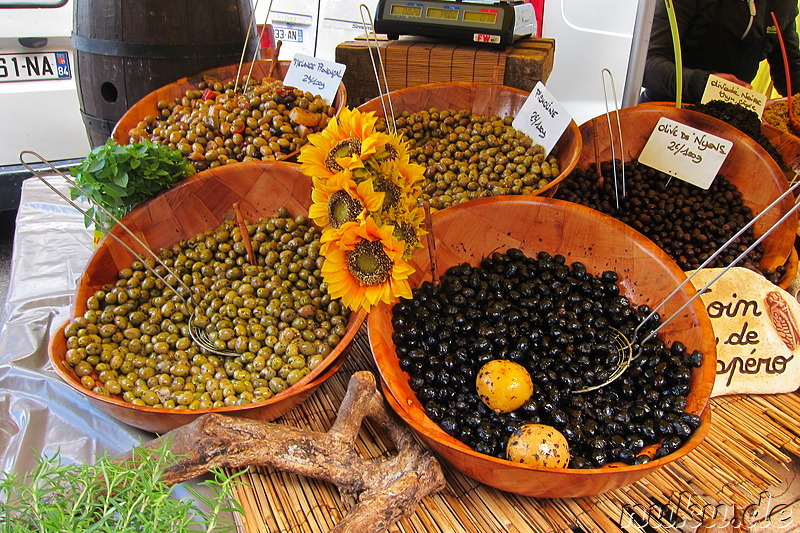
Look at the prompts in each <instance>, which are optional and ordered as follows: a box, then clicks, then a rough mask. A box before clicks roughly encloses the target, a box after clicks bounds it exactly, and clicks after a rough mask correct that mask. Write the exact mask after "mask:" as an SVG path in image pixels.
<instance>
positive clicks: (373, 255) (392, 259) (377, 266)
mask: <svg viewBox="0 0 800 533" xmlns="http://www.w3.org/2000/svg"><path fill="white" fill-rule="evenodd" d="M393 231H394V226H390V225H385V226H382V227H378V226H377V225H376V224H375V221H374V220H373V219H372V218H371V217H367V219H366V220H365V221H364V222H363V223H358V222H347V223H345V224H344V225H342V227H341V228H339V229H338V230H336V231H326V232H324V233H323V235H322V243H323V246H324V247H325V263H324V264H323V266H322V277H323V279H324V280H325V282H326V283H327V284H328V293H329V294H330V295H331V298H341V299H342V303H343V304H344V305H346V306H347V307H349V308H350V309H353V310H357V309H361V308H363V309H364V310H365V311H369V310H370V307H371V306H373V305H376V304H378V303H380V302H385V303H393V302H395V301H397V299H398V298H411V286H410V285H409V283H408V276H410V275H411V274H412V273H413V272H414V268H413V267H411V266H410V265H409V264H408V263H406V262H405V261H404V260H403V252H404V249H405V243H403V241H398V240H396V239H395V238H394V237H393V236H392V233H393Z"/></svg>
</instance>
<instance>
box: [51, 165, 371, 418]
mask: <svg viewBox="0 0 800 533" xmlns="http://www.w3.org/2000/svg"><path fill="white" fill-rule="evenodd" d="M237 202H238V203H239V204H240V209H241V212H242V214H243V216H244V218H246V219H249V220H257V219H259V218H261V217H266V216H273V215H275V213H276V212H277V211H278V209H279V208H280V207H285V208H286V209H288V210H289V212H290V213H291V214H292V215H293V216H298V215H301V214H307V213H308V207H309V205H311V180H310V178H308V177H307V176H305V175H304V174H303V173H302V172H301V170H300V167H299V165H297V164H295V163H286V162H275V161H247V162H244V163H239V164H236V165H225V166H222V167H218V168H214V169H209V170H206V171H204V172H200V173H198V174H196V175H194V176H193V177H191V178H189V179H187V180H185V181H183V182H182V183H180V184H179V185H177V186H176V187H174V188H173V189H170V190H168V191H166V192H165V193H163V194H161V195H159V196H157V197H155V198H153V199H152V200H150V201H148V202H147V203H145V204H143V205H141V206H139V207H137V208H136V209H134V210H133V211H131V212H130V213H129V214H128V215H127V216H125V218H123V220H122V221H123V223H124V224H125V225H126V226H127V227H128V228H130V229H131V230H132V231H133V232H134V233H135V234H136V235H137V236H138V237H139V238H140V239H141V240H142V241H143V242H144V243H145V244H146V245H147V246H148V247H149V248H151V249H152V250H155V251H158V250H159V249H160V248H162V247H167V246H171V245H172V244H174V243H177V242H179V241H181V240H183V239H186V238H191V237H193V236H194V235H196V234H198V233H201V232H204V231H207V230H209V229H213V228H215V227H217V226H218V225H219V224H220V223H222V221H223V220H230V219H231V217H233V211H232V206H233V204H234V203H237ZM112 232H113V234H114V235H116V236H117V237H119V238H120V239H121V240H122V241H123V242H125V243H127V244H128V245H129V246H130V247H131V248H132V249H134V250H136V251H137V253H141V254H142V257H148V256H147V255H146V253H145V252H144V250H142V249H141V246H139V245H138V244H136V243H135V241H134V239H132V238H131V237H130V235H128V234H127V233H126V232H125V231H124V230H123V229H122V228H121V227H119V225H117V226H115V227H114V228H113V230H112ZM133 260H134V256H133V255H132V254H131V253H130V252H129V251H128V250H126V249H125V248H124V247H123V246H122V245H121V244H120V243H119V242H117V241H116V240H115V239H114V238H113V237H110V236H106V237H104V238H103V239H102V240H101V241H100V242H99V244H98V246H97V249H96V250H95V252H94V253H93V254H92V257H91V258H90V259H89V263H88V264H87V266H86V269H85V271H84V273H83V275H82V276H81V278H80V280H79V282H78V288H77V290H76V293H75V301H74V304H73V312H72V316H73V317H78V316H82V315H83V314H84V312H85V311H86V309H87V299H88V298H89V297H90V296H91V295H92V294H94V293H95V291H97V290H98V289H100V288H101V287H102V286H103V285H105V284H108V283H114V282H115V281H116V279H117V273H118V272H119V271H120V270H121V269H123V268H126V267H129V266H130V264H131V262H132V261H133ZM365 317H366V313H363V312H361V313H353V314H351V316H350V320H349V323H348V325H347V329H346V332H345V334H344V336H343V337H342V340H341V341H340V342H339V344H338V345H337V346H336V347H335V348H334V349H333V350H332V351H331V353H330V354H329V355H328V356H327V357H326V358H325V359H324V360H323V361H322V363H320V365H319V366H317V367H316V368H314V370H312V371H311V373H309V374H308V375H306V376H305V377H304V378H303V379H301V380H300V381H298V382H297V383H296V384H294V385H293V386H291V387H289V388H287V389H286V390H285V391H284V392H282V393H280V394H276V395H275V396H273V397H272V398H270V399H269V400H266V401H263V402H256V403H252V404H249V405H244V406H230V407H220V408H214V409H198V410H189V409H158V408H152V407H142V406H137V405H133V404H130V403H128V402H125V401H123V400H122V398H120V397H114V396H111V397H106V396H102V395H99V394H96V393H94V392H92V391H90V390H87V389H86V388H84V387H83V386H82V385H81V383H80V380H79V379H78V378H77V377H76V376H75V374H74V372H73V371H72V370H71V369H70V368H69V367H68V366H67V365H66V364H65V362H64V357H65V354H66V341H65V338H64V335H63V328H62V329H61V330H59V331H58V332H57V333H56V334H55V335H54V336H53V338H52V339H51V341H50V344H49V356H50V361H51V363H52V365H53V368H54V369H55V371H56V372H57V373H58V374H59V376H61V378H62V379H64V381H66V382H67V383H68V384H69V385H70V386H71V387H73V388H74V389H76V390H77V391H79V392H81V393H82V394H85V395H86V396H88V397H89V399H90V400H91V401H92V402H93V403H95V404H96V405H97V406H98V407H100V409H102V410H103V411H105V412H106V413H108V414H109V415H111V416H113V417H115V418H117V419H119V420H121V421H123V422H125V423H127V424H130V425H132V426H135V427H138V428H141V429H144V430H147V431H152V432H154V433H163V432H166V431H169V430H170V429H173V428H175V427H177V426H180V425H183V424H187V423H189V422H191V421H192V420H194V419H195V418H197V417H198V416H200V415H201V414H204V413H208V412H215V413H223V414H226V415H231V416H243V417H248V418H257V419H261V420H272V419H274V418H277V417H279V416H281V415H282V414H284V413H286V412H287V411H289V410H290V409H292V408H293V407H294V406H295V405H297V404H299V403H300V402H302V401H303V400H305V399H306V398H307V397H308V396H309V395H310V394H311V393H312V392H314V390H315V389H316V388H317V387H318V386H319V385H320V384H321V383H322V382H323V381H324V380H325V379H327V378H328V377H330V376H331V375H332V374H333V373H334V372H335V371H336V369H338V368H339V366H341V365H342V363H344V360H345V358H346V353H347V350H348V348H349V346H350V343H351V342H352V340H353V337H354V336H355V334H356V332H357V331H358V329H359V327H360V326H361V324H362V323H363V321H364V319H365Z"/></svg>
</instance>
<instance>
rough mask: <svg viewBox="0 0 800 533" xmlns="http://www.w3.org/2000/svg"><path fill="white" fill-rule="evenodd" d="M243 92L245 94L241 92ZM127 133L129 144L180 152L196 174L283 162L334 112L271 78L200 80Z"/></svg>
mask: <svg viewBox="0 0 800 533" xmlns="http://www.w3.org/2000/svg"><path fill="white" fill-rule="evenodd" d="M244 87H246V88H247V90H246V92H242V90H243V88H244ZM157 107H158V113H159V114H158V115H157V116H153V115H148V116H146V117H144V118H142V120H141V121H140V122H139V123H138V124H137V125H136V127H134V128H133V129H131V130H130V132H129V133H130V140H131V142H142V140H144V139H147V140H149V141H152V142H154V143H157V144H163V145H167V146H169V147H170V148H173V149H175V150H179V151H180V152H181V153H182V154H183V155H184V156H185V157H187V158H188V159H189V160H190V161H191V162H192V163H193V164H194V166H195V168H196V169H197V170H204V169H206V168H213V167H217V166H219V165H223V164H228V163H236V162H239V161H248V160H251V159H265V160H275V159H284V158H285V157H287V156H288V155H289V154H291V153H293V152H295V151H297V150H298V149H299V148H300V147H301V146H302V145H303V144H305V142H306V137H307V136H308V134H309V133H313V132H315V131H320V130H322V129H323V128H324V127H325V126H326V124H327V123H328V119H329V118H330V117H332V116H334V115H335V109H334V108H333V107H331V106H330V105H328V104H326V103H325V101H324V100H323V99H322V97H320V96H319V95H313V94H311V93H309V92H304V91H302V90H300V89H296V88H294V87H289V86H285V85H284V84H283V82H282V81H280V80H276V79H273V78H263V79H262V80H248V79H247V78H244V79H243V80H242V81H240V82H239V84H238V87H237V84H235V83H234V82H233V81H228V82H222V81H215V80H208V81H203V82H201V83H200V84H198V87H197V89H192V90H188V91H186V93H185V94H184V96H183V97H181V98H175V99H174V100H173V101H168V100H161V101H159V102H158V103H157Z"/></svg>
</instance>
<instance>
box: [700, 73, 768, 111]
mask: <svg viewBox="0 0 800 533" xmlns="http://www.w3.org/2000/svg"><path fill="white" fill-rule="evenodd" d="M711 100H722V101H723V102H728V103H729V104H736V105H739V106H742V107H743V108H745V109H748V110H750V111H753V112H754V113H755V114H757V115H758V118H761V114H762V113H763V112H764V106H765V105H767V97H766V96H764V95H763V94H761V93H760V92H758V91H754V90H752V89H748V88H747V87H743V86H741V85H739V84H738V83H733V82H732V81H728V80H726V79H723V78H720V77H719V76H714V75H713V74H711V75H710V76H709V77H708V82H707V83H706V88H705V91H703V97H702V98H701V99H700V103H701V104H707V103H708V102H710V101H711Z"/></svg>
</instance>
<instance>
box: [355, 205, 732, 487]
mask: <svg viewBox="0 0 800 533" xmlns="http://www.w3.org/2000/svg"><path fill="white" fill-rule="evenodd" d="M432 219H433V233H434V235H435V239H436V241H435V246H436V248H435V249H436V262H437V267H438V269H439V272H440V273H443V272H444V271H445V270H446V269H447V268H449V267H450V266H453V265H457V264H461V263H463V262H468V263H470V264H472V265H477V264H478V263H479V261H480V260H481V258H483V257H485V256H488V255H490V254H491V253H492V252H494V251H497V250H499V251H503V250H505V249H507V248H509V247H516V248H519V249H521V250H523V251H524V252H526V254H527V255H529V256H530V255H535V254H536V253H538V252H539V251H543V250H544V251H547V252H550V253H551V254H556V253H560V254H564V255H565V256H566V257H567V262H568V263H569V262H572V261H581V262H583V263H584V264H585V265H586V268H587V270H588V271H589V272H591V273H594V274H600V273H601V272H602V271H604V270H608V269H613V270H615V271H616V272H617V273H618V274H619V276H620V282H619V285H620V287H621V292H622V294H623V295H625V296H627V297H628V298H629V299H630V300H631V301H632V302H633V303H635V304H637V305H638V304H649V305H651V306H653V305H654V304H658V303H660V302H661V301H663V300H664V299H665V298H666V297H667V295H668V294H669V293H671V292H672V291H673V290H674V289H675V288H676V286H677V285H678V284H680V282H681V281H683V280H685V279H686V276H685V275H684V273H683V272H682V271H681V269H680V268H679V267H678V265H677V264H676V263H675V262H674V261H672V260H671V259H670V258H669V257H668V256H667V255H666V254H665V253H664V252H663V251H662V250H661V249H659V248H658V247H656V246H655V245H654V244H653V243H652V242H651V241H650V240H648V239H646V238H645V237H643V236H642V235H641V234H640V233H638V232H636V231H635V230H633V229H632V228H630V227H629V226H627V225H625V224H623V223H622V222H620V221H618V220H616V219H613V218H611V217H609V216H606V215H603V214H602V213H599V212H597V211H595V210H593V209H589V208H586V207H583V206H578V205H575V204H571V203H569V202H564V201H560V200H554V199H550V198H543V197H529V198H519V199H517V198H511V197H504V198H482V199H479V200H474V201H471V202H466V203H464V204H461V205H457V206H454V207H452V208H448V209H443V210H441V211H438V212H436V213H434V214H433V217H432ZM474 228H481V229H480V231H475V230H474ZM412 264H413V265H414V266H415V267H416V268H417V272H416V273H415V274H414V275H413V277H412V278H411V279H410V282H411V286H412V287H418V286H420V285H421V284H422V282H424V281H426V280H430V279H431V272H430V261H429V258H428V255H427V252H426V251H424V250H422V251H419V252H418V253H417V254H416V255H415V256H414V257H413V259H412ZM693 294H695V290H694V288H692V286H691V284H687V285H686V286H685V287H684V288H683V289H682V290H681V291H680V292H679V293H678V294H677V295H676V296H675V297H674V298H672V299H671V300H670V301H669V302H668V303H667V305H666V306H665V307H664V308H663V309H662V314H663V315H665V316H669V315H671V314H672V312H673V311H675V310H676V309H677V308H679V307H680V306H681V305H682V304H684V303H685V302H686V301H687V300H688V299H689V298H691V296H692V295H693ZM391 318H392V309H391V307H390V306H388V305H380V306H378V307H377V308H375V309H374V310H373V311H371V312H370V314H369V316H368V318H367V323H368V326H369V341H370V345H371V348H372V353H373V355H374V357H375V361H376V363H377V366H378V369H379V371H380V375H381V379H382V386H383V387H384V391H385V393H386V396H387V397H388V398H389V402H390V404H391V405H392V406H393V407H394V409H395V411H397V413H398V414H399V415H400V416H401V417H402V418H403V420H405V421H406V422H407V423H408V424H409V425H410V426H411V427H412V429H413V430H414V431H415V432H416V433H417V435H418V436H419V437H420V438H421V439H422V440H423V441H425V442H426V443H427V444H428V445H429V446H431V448H433V449H434V450H435V451H436V452H437V454H439V456H440V457H441V458H442V459H443V460H444V461H446V462H448V463H450V464H451V465H452V466H453V467H455V468H456V469H458V470H460V471H461V472H463V473H464V474H466V475H468V476H470V477H472V478H474V479H476V480H477V481H480V482H481V483H485V484H487V485H490V486H492V487H496V488H498V489H501V490H505V491H509V492H514V493H518V494H523V495H526V496H535V497H547V498H566V497H569V498H571V497H579V496H588V495H593V494H598V493H601V492H605V491H608V490H611V489H615V488H618V487H621V486H624V485H627V484H629V483H632V482H634V481H636V480H637V479H639V478H641V477H642V476H644V475H646V474H648V473H649V472H652V471H653V470H655V469H657V468H659V467H661V466H663V465H665V464H667V463H670V462H671V461H674V460H676V459H678V458H679V457H682V456H684V455H685V454H687V453H689V452H690V451H691V450H692V449H694V448H695V447H696V446H697V445H698V444H699V443H700V442H701V441H702V439H703V438H704V436H705V434H706V432H707V431H708V425H709V414H708V408H707V407H708V400H709V397H710V394H711V389H712V387H713V385H714V377H715V370H716V343H715V339H714V333H713V330H712V328H711V321H710V318H709V317H708V314H707V313H706V311H705V308H704V307H703V305H702V303H701V302H700V299H699V298H698V299H696V300H695V301H694V302H692V304H690V305H689V307H687V308H686V310H685V312H683V313H681V314H680V316H679V317H678V318H676V319H674V320H673V321H672V322H670V323H668V324H667V325H666V326H665V327H664V329H663V330H662V332H661V333H659V335H660V336H661V337H662V338H663V339H665V340H666V341H667V342H668V343H671V342H673V341H677V340H680V341H682V342H684V343H685V344H686V346H687V348H689V349H698V350H701V351H702V352H703V354H704V355H705V358H704V362H703V364H702V366H701V367H699V368H695V369H694V371H693V373H692V377H691V383H690V387H691V392H690V394H689V396H688V398H687V407H686V410H687V411H688V412H691V413H695V414H698V415H701V416H702V418H703V422H702V424H701V426H700V427H699V429H698V430H697V431H696V432H695V434H694V435H693V436H692V437H691V438H690V440H688V441H687V442H686V443H685V444H684V445H683V446H682V447H681V448H680V449H678V450H677V451H676V452H674V453H672V454H669V455H667V456H665V457H663V458H661V459H658V460H654V461H652V462H650V463H646V464H643V465H635V466H618V467H611V466H608V467H604V468H599V469H587V470H583V469H581V470H577V469H554V468H534V467H531V466H527V465H521V464H519V463H512V462H510V461H506V460H503V459H498V458H495V457H491V456H488V455H483V454H480V453H477V452H475V451H474V450H472V449H471V448H470V447H468V446H467V445H466V444H464V443H462V442H460V441H458V440H457V439H455V438H453V437H451V436H449V435H448V434H447V433H445V432H444V431H443V430H442V429H441V428H440V427H439V426H438V425H437V424H435V423H434V422H433V421H432V420H431V419H430V418H428V417H427V415H426V413H425V410H424V408H423V407H422V405H421V403H420V401H419V400H418V398H417V396H416V394H415V393H414V392H413V390H412V389H411V387H410V386H409V376H408V374H406V373H405V372H404V371H403V370H401V368H400V364H399V359H398V357H397V355H396V352H395V344H394V342H393V340H392V333H393V326H392V320H391Z"/></svg>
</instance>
